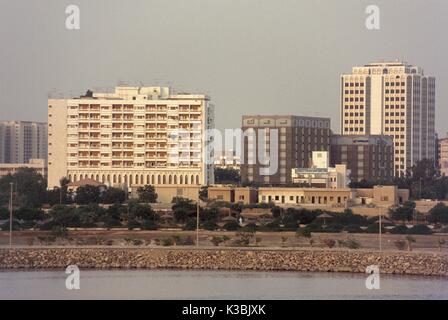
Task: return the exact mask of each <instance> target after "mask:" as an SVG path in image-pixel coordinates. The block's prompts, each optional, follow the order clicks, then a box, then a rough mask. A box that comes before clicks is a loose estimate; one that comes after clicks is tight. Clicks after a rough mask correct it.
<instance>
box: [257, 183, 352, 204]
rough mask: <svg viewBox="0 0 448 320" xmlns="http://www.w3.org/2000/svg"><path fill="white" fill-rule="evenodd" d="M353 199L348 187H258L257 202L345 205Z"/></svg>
mask: <svg viewBox="0 0 448 320" xmlns="http://www.w3.org/2000/svg"><path fill="white" fill-rule="evenodd" d="M352 199H354V193H353V190H352V189H349V188H339V189H331V188H275V187H266V188H259V189H258V202H259V203H275V204H279V205H302V204H303V205H309V204H312V205H326V206H337V207H346V206H348V205H349V203H350V201H351V200H352Z"/></svg>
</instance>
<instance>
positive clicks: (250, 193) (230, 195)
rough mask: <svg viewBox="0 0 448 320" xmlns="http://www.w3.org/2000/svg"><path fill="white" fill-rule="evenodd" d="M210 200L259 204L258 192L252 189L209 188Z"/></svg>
mask: <svg viewBox="0 0 448 320" xmlns="http://www.w3.org/2000/svg"><path fill="white" fill-rule="evenodd" d="M208 199H209V200H217V201H224V202H231V203H243V204H251V203H257V202H258V191H257V189H255V188H251V187H231V186H212V187H209V188H208Z"/></svg>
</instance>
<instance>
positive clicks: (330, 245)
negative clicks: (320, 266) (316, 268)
mask: <svg viewBox="0 0 448 320" xmlns="http://www.w3.org/2000/svg"><path fill="white" fill-rule="evenodd" d="M322 243H323V244H324V245H326V246H327V247H328V248H330V249H331V248H333V247H334V246H335V244H336V241H335V240H333V239H323V240H322Z"/></svg>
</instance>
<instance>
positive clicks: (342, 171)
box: [291, 151, 350, 189]
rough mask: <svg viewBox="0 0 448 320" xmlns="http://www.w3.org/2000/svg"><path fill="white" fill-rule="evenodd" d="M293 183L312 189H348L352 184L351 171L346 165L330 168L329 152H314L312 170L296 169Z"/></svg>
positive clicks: (293, 174)
mask: <svg viewBox="0 0 448 320" xmlns="http://www.w3.org/2000/svg"><path fill="white" fill-rule="evenodd" d="M291 178H292V183H293V184H295V185H301V186H305V187H311V188H330V189H336V188H347V187H348V185H349V183H350V170H348V169H347V165H346V164H336V165H335V166H334V167H330V156H329V152H328V151H313V155H312V165H311V167H310V168H294V169H292V172H291Z"/></svg>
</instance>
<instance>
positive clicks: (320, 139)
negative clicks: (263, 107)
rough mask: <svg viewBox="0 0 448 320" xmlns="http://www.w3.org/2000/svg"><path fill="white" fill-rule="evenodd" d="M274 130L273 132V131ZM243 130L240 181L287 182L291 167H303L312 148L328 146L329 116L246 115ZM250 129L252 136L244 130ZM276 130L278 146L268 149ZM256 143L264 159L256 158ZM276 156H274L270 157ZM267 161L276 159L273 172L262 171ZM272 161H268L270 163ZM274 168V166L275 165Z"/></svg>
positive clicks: (326, 148) (309, 158)
mask: <svg viewBox="0 0 448 320" xmlns="http://www.w3.org/2000/svg"><path fill="white" fill-rule="evenodd" d="M274 130H277V131H274ZM242 131H243V132H244V133H245V137H244V143H243V146H244V148H243V149H244V150H243V157H242V159H241V180H242V181H243V182H253V183H257V184H269V185H276V184H288V183H291V181H292V180H291V170H292V169H293V168H307V167H309V166H310V164H311V156H312V152H313V151H328V150H329V146H330V133H331V129H330V119H329V118H320V117H301V116H280V115H272V116H263V115H246V116H243V119H242ZM249 132H252V137H253V138H254V139H253V140H251V139H252V138H250V137H249V135H248V133H249ZM273 132H277V133H278V145H277V146H276V147H275V146H274V148H275V149H276V150H275V152H273V150H271V149H270V147H271V146H270V144H271V142H272V141H271V140H270V139H271V133H273ZM260 143H261V144H263V145H264V146H265V147H264V150H263V151H262V152H261V154H266V157H264V156H263V158H266V159H260V157H259V156H258V154H259V153H260V148H259V147H260ZM275 156H277V158H278V159H274V157H275ZM267 160H270V161H275V160H276V161H277V165H275V166H272V167H274V169H276V170H274V171H271V172H264V171H263V168H266V164H267ZM271 163H272V162H271ZM275 167H277V168H275Z"/></svg>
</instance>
